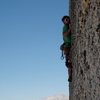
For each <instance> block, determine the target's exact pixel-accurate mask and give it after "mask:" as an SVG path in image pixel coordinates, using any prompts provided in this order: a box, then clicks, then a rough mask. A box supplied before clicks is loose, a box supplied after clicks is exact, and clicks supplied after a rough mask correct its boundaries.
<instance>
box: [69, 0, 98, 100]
mask: <svg viewBox="0 0 100 100" xmlns="http://www.w3.org/2000/svg"><path fill="white" fill-rule="evenodd" d="M70 17H71V24H72V50H71V57H72V64H73V73H72V74H73V75H72V77H73V79H72V82H71V83H70V84H69V86H70V88H69V94H70V100H100V0H70Z"/></svg>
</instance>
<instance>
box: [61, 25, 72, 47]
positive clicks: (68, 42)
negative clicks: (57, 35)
mask: <svg viewBox="0 0 100 100" xmlns="http://www.w3.org/2000/svg"><path fill="white" fill-rule="evenodd" d="M68 30H69V24H67V25H64V26H63V33H64V32H67V31H68ZM63 40H64V43H65V45H66V47H70V46H71V33H69V35H68V36H63Z"/></svg>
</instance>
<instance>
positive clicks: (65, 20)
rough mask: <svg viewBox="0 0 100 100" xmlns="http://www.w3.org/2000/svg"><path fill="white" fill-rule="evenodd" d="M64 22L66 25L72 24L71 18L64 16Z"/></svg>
mask: <svg viewBox="0 0 100 100" xmlns="http://www.w3.org/2000/svg"><path fill="white" fill-rule="evenodd" d="M62 22H63V23H64V24H70V17H69V16H63V17H62Z"/></svg>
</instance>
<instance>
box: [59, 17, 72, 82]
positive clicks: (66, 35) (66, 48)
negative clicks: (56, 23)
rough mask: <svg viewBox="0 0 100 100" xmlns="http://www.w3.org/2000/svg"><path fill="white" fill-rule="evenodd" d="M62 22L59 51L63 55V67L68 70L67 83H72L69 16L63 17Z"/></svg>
mask: <svg viewBox="0 0 100 100" xmlns="http://www.w3.org/2000/svg"><path fill="white" fill-rule="evenodd" d="M62 22H63V24H64V26H63V31H62V36H63V41H64V42H63V44H62V45H61V46H60V49H61V50H62V54H64V57H65V65H66V67H67V68H68V75H69V77H68V81H69V82H71V81H72V62H71V59H70V49H71V27H70V17H69V16H63V17H62Z"/></svg>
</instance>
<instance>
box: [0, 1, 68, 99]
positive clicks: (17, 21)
mask: <svg viewBox="0 0 100 100" xmlns="http://www.w3.org/2000/svg"><path fill="white" fill-rule="evenodd" d="M68 11H69V10H68V0H0V100H42V98H44V97H48V96H52V95H59V94H65V95H68V82H67V77H68V76H67V69H66V67H65V65H64V60H63V61H62V60H61V59H60V56H61V51H60V50H59V46H60V44H61V43H62V42H63V41H62V35H61V32H62V26H63V24H62V22H61V18H62V16H63V15H66V14H68Z"/></svg>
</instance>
